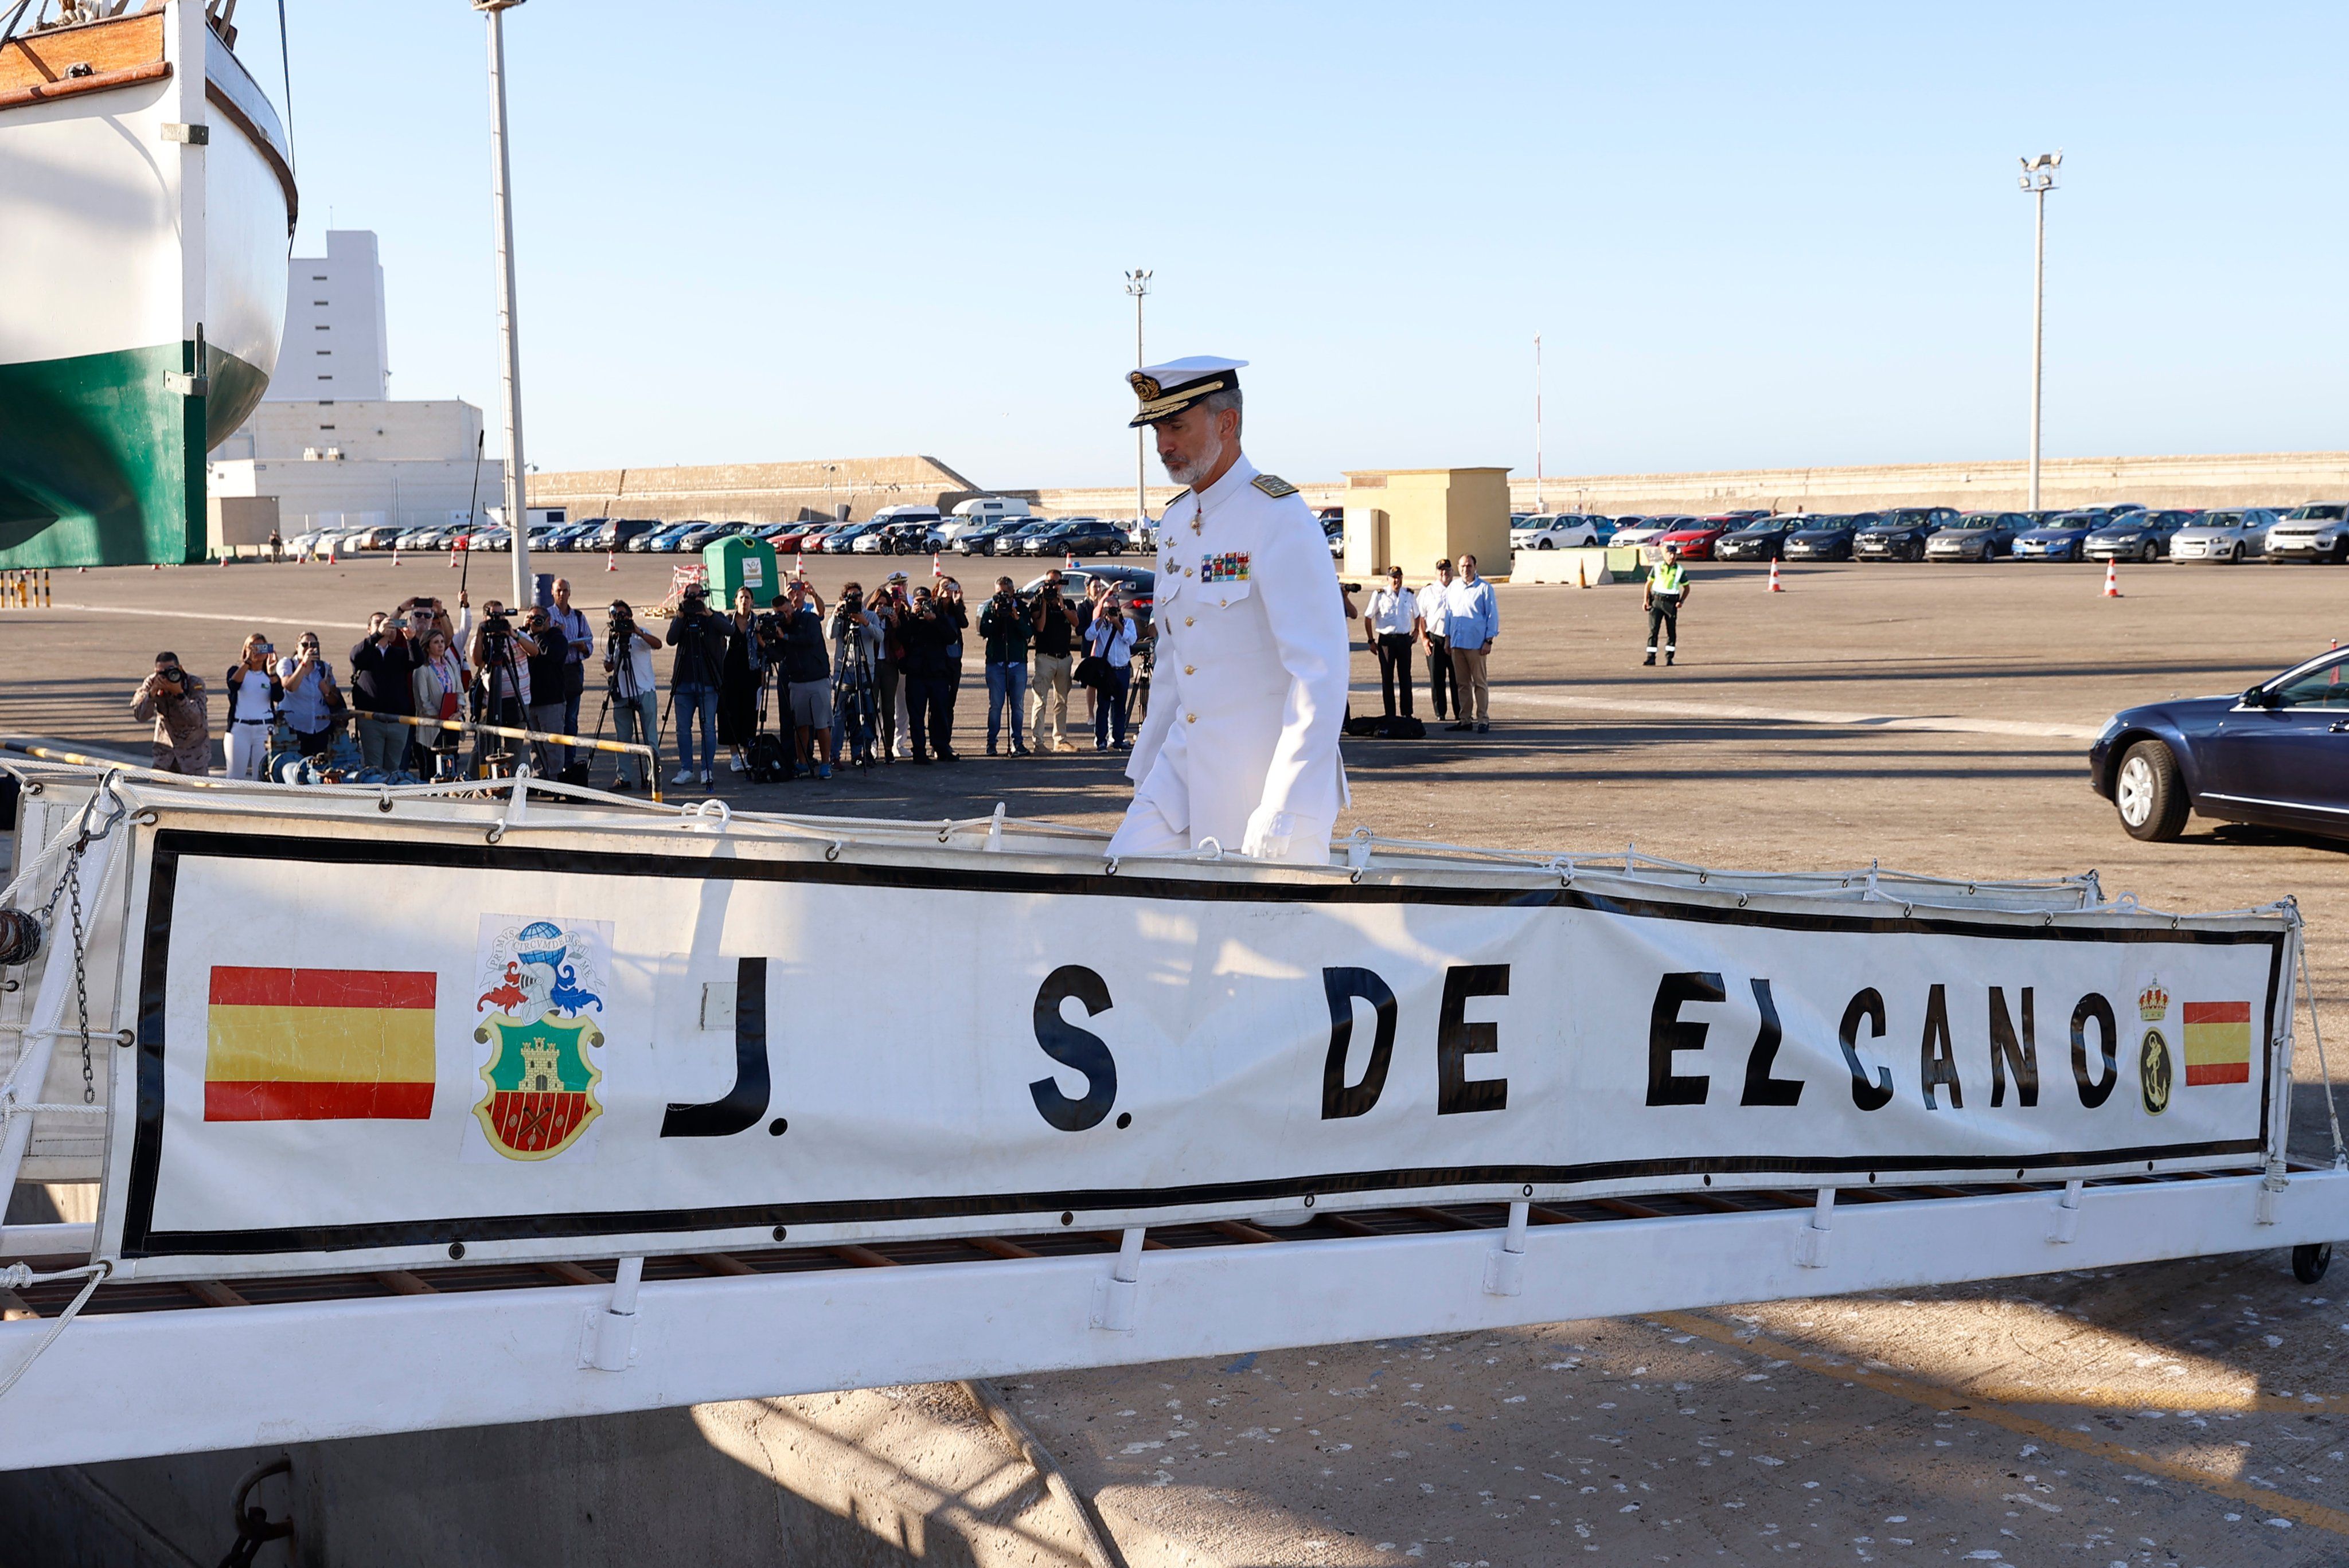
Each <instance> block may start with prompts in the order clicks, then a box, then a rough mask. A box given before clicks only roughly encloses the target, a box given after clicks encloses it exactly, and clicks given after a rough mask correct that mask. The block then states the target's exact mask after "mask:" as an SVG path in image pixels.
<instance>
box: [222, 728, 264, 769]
mask: <svg viewBox="0 0 2349 1568" xmlns="http://www.w3.org/2000/svg"><path fill="white" fill-rule="evenodd" d="M268 755H269V726H268V725H267V724H265V723H262V722H259V721H251V722H247V723H243V724H232V725H230V726H229V727H228V776H229V777H230V778H231V779H258V778H260V777H261V764H262V761H263V759H264V758H266V757H267V756H268Z"/></svg>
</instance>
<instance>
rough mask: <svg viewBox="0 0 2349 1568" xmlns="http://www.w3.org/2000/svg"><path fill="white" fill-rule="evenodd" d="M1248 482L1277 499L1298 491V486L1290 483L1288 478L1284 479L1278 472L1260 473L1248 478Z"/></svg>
mask: <svg viewBox="0 0 2349 1568" xmlns="http://www.w3.org/2000/svg"><path fill="white" fill-rule="evenodd" d="M1248 483H1250V484H1252V485H1254V486H1256V488H1257V489H1258V490H1262V491H1264V493H1265V494H1267V495H1268V496H1270V497H1271V498H1272V499H1273V500H1279V499H1280V498H1281V497H1282V496H1285V495H1295V494H1296V493H1297V487H1296V486H1295V485H1293V484H1290V483H1289V482H1288V480H1285V479H1282V478H1281V477H1280V476H1279V475H1278V474H1258V475H1257V476H1256V478H1254V479H1252V480H1248Z"/></svg>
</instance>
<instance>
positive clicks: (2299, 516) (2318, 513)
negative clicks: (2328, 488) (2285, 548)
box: [2284, 506, 2342, 522]
mask: <svg viewBox="0 0 2349 1568" xmlns="http://www.w3.org/2000/svg"><path fill="white" fill-rule="evenodd" d="M2341 512H2342V509H2341V508H2340V507H2338V506H2296V507H2293V508H2292V510H2291V511H2288V512H2286V513H2285V514H2284V521H2286V522H2332V521H2335V520H2336V519H2338V518H2339V517H2340V516H2341Z"/></svg>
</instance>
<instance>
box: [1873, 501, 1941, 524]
mask: <svg viewBox="0 0 2349 1568" xmlns="http://www.w3.org/2000/svg"><path fill="white" fill-rule="evenodd" d="M1930 521H1933V513H1932V511H1931V510H1930V509H1929V508H1926V507H1921V506H1903V507H1895V508H1894V509H1893V510H1892V511H1888V512H1886V513H1885V514H1884V523H1883V526H1884V527H1886V528H1914V527H1916V526H1917V525H1918V524H1919V523H1920V522H1930Z"/></svg>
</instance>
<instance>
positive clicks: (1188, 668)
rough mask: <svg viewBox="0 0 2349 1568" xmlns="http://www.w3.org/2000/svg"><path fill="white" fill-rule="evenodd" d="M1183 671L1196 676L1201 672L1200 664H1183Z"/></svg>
mask: <svg viewBox="0 0 2349 1568" xmlns="http://www.w3.org/2000/svg"><path fill="white" fill-rule="evenodd" d="M1183 673H1184V674H1185V675H1186V676H1195V675H1197V674H1198V673H1199V666H1198V665H1184V666H1183Z"/></svg>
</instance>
